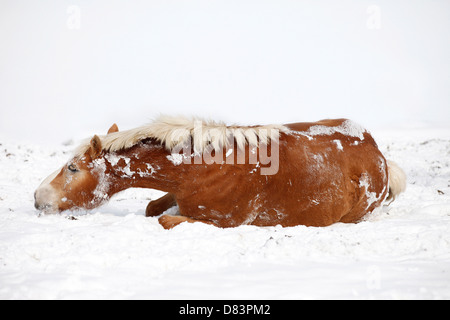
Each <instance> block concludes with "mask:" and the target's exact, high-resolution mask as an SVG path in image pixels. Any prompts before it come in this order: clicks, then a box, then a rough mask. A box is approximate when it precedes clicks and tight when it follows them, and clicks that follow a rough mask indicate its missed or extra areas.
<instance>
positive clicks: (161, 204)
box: [145, 193, 177, 217]
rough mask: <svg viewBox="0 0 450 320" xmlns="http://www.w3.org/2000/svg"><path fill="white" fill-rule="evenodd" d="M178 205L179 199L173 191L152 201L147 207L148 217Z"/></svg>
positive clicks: (146, 213)
mask: <svg viewBox="0 0 450 320" xmlns="http://www.w3.org/2000/svg"><path fill="white" fill-rule="evenodd" d="M176 205H177V200H176V199H175V196H174V195H173V194H172V193H168V194H166V195H165V196H164V197H161V198H159V199H157V200H153V201H150V203H149V204H148V205H147V209H145V216H146V217H155V216H159V215H160V214H161V213H163V212H164V211H166V210H167V209H170V208H172V207H174V206H176Z"/></svg>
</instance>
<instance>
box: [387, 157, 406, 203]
mask: <svg viewBox="0 0 450 320" xmlns="http://www.w3.org/2000/svg"><path fill="white" fill-rule="evenodd" d="M387 165H388V175H389V196H388V197H387V199H386V200H392V201H394V200H395V198H397V196H398V195H399V194H400V193H402V192H404V191H405V190H406V174H405V172H404V171H403V170H402V168H400V167H399V166H398V164H396V163H395V162H394V161H390V160H387Z"/></svg>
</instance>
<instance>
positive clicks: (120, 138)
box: [75, 116, 289, 155]
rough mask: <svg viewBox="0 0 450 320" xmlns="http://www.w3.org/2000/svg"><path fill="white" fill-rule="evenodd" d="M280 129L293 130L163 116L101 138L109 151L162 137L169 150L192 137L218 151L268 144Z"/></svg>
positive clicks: (283, 129)
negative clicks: (229, 147)
mask: <svg viewBox="0 0 450 320" xmlns="http://www.w3.org/2000/svg"><path fill="white" fill-rule="evenodd" d="M280 132H289V129H288V128H287V127H285V126H283V125H264V126H236V125H232V126H227V125H226V124H225V123H223V122H215V121H210V120H208V121H207V120H203V119H199V118H186V117H171V116H160V117H159V118H157V119H156V120H154V121H153V122H151V123H149V124H147V125H144V126H141V127H138V128H135V129H130V130H124V131H119V132H113V133H109V134H107V135H104V136H99V138H100V140H101V142H102V149H103V150H104V151H107V152H115V151H119V150H123V149H128V148H131V147H133V146H135V145H136V144H138V143H139V142H140V141H142V140H145V139H149V138H154V139H156V140H158V141H159V142H160V143H161V144H162V145H164V146H165V147H166V149H167V150H169V151H172V150H173V149H174V148H175V147H177V146H180V145H182V144H184V143H186V142H188V141H191V139H192V140H193V144H194V148H196V149H197V151H203V150H204V149H205V148H206V147H208V146H211V147H213V148H214V149H215V150H217V149H219V148H222V147H224V146H225V147H228V146H232V145H234V142H236V144H237V146H238V147H239V148H244V147H245V145H250V146H257V145H258V143H262V144H268V143H270V141H271V140H272V139H277V138H278V137H279V134H280ZM88 148H89V141H86V142H85V143H83V144H82V145H81V146H80V147H79V148H77V150H76V151H75V153H76V155H82V154H84V153H85V152H86V151H87V150H88Z"/></svg>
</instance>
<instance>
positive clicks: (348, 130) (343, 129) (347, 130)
mask: <svg viewBox="0 0 450 320" xmlns="http://www.w3.org/2000/svg"><path fill="white" fill-rule="evenodd" d="M336 132H337V133H341V134H343V135H345V136H349V137H354V138H359V139H360V140H364V132H366V130H365V129H364V128H363V127H361V126H360V125H359V124H357V123H355V122H353V121H351V120H345V121H344V122H342V124H341V125H339V126H337V127H327V126H322V125H317V126H312V127H311V128H309V129H308V131H307V132H306V134H307V135H309V136H318V135H319V136H331V135H333V134H335V133H336Z"/></svg>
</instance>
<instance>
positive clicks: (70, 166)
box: [68, 164, 78, 172]
mask: <svg viewBox="0 0 450 320" xmlns="http://www.w3.org/2000/svg"><path fill="white" fill-rule="evenodd" d="M68 169H69V170H70V172H78V169H77V167H75V166H74V165H73V164H70V165H69V167H68Z"/></svg>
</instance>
